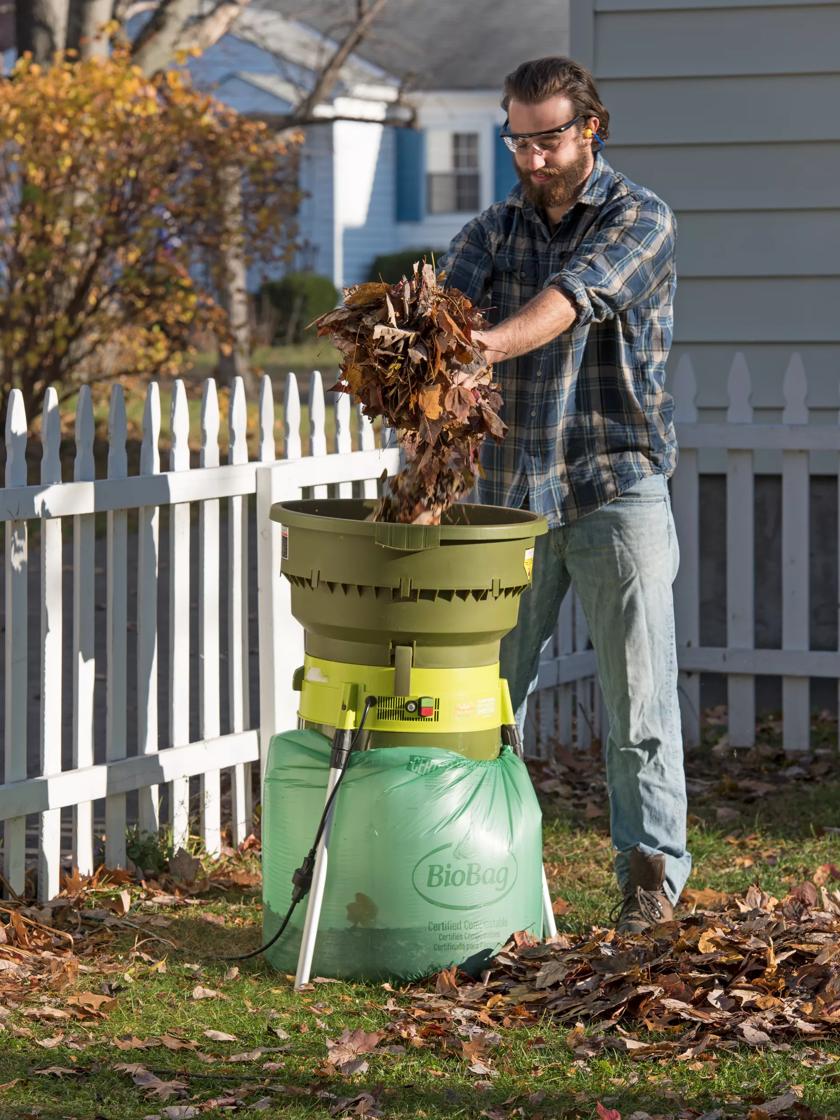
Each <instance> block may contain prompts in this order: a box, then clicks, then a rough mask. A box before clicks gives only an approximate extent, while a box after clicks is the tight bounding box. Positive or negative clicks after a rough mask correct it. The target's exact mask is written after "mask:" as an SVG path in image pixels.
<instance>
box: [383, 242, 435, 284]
mask: <svg viewBox="0 0 840 1120" xmlns="http://www.w3.org/2000/svg"><path fill="white" fill-rule="evenodd" d="M445 252H446V250H445V249H400V251H399V252H398V253H382V254H381V255H380V256H378V257H374V259H373V263H372V264H371V266H370V272H369V273H368V280H380V279H382V280H385V281H386V282H387V283H388V284H396V283H397V281H398V280H401V279H402V278H403V276H410V275H411V269H412V266H413V264H414V262H415V261H419V260H422V259H423V257H425V258H426V260H427V261H429V262H431V261H432V259H433V258H434V263H435V268H437V266H438V261H439V260H440V259H441V257H443V255H444V253H445Z"/></svg>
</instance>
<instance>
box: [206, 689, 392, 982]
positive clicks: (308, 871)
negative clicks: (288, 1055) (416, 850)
mask: <svg viewBox="0 0 840 1120" xmlns="http://www.w3.org/2000/svg"><path fill="white" fill-rule="evenodd" d="M375 706H376V697H375V696H367V697H366V698H365V705H364V708H363V710H362V718H361V719H360V720H359V726H358V727H357V728H356V730H355V732H354V734H353V738H352V739H351V740H350V746H349V747H348V748H347V749H346V750H344V749H341V748H338V749H337V750H335V753H336V754H339V755H340V756H341V760H342V761H341V763H340V765H341V772H340V773H339V775H338V778H337V780H336V783H335V785H334V786H333V788H332V792H331V793H330V796H329V797H328V798H327V801H326V804H325V805H324V811H323V813H322V814H321V820H320V822H319V824H318V831H317V832H316V833H315V839H314V841H313V842H312V847H311V848H310V849H309V851H308V852H307V853H306V856H305V857H304V860H303V863H302V864H301V865H300V867H298V868H297V869H296V870H295V871H294V873H293V874H292V901H291V904H290V906H289V909H288V910H287V911H286V916H285V917H284V918H283V921H282V922H281V923H280V928H279V929H278V930H277V932H276V933H275V934H274V935H273V936H272V937H271V939H270V940H268V941H266V943H265V945H260V947H259V949H252V950H251V952H250V953H241V954H240V955H239V956H236V957H218V958H217V959H218V960H222V961H247V960H250V958H251V957H258V956H259V955H260V953H264V952H265V951H266V949H270V948H271V946H272V945H273V944H274V943H275V942H276V941H279V939H280V938H281V937H282V935H283V933H284V932H285V929H286V926H287V925H288V924H289V921H290V920H291V917H292V914H293V913H294V912H295V907H296V906H297V904H298V903H299V902H300V901H301V900H302V899H304V898H306V896H307V895H308V894H309V890H310V888H311V886H312V875H313V873H314V871H315V857H316V855H317V852H318V845H319V844H320V843H321V837H322V836H323V835H324V829H325V828H326V827H327V821H328V820H329V815H330V810H331V809H332V806H333V802H334V801H335V796H336V794H337V793H338V787H339V786H340V785H341V783H342V781H343V780H344V775H345V774H346V773H347V764H348V762H349V761H350V755H351V754H352V752H353V751H354V750H355V748H356V745H357V744H358V742H359V739H360V737H361V734H362V731H363V730H364V726H365V721H366V720H367V717H368V713H369V712H370V710H371V708H374V707H375Z"/></svg>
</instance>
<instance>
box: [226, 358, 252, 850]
mask: <svg viewBox="0 0 840 1120" xmlns="http://www.w3.org/2000/svg"><path fill="white" fill-rule="evenodd" d="M247 426H248V416H247V411H246V402H245V385H244V382H243V380H242V378H241V377H237V378H235V380H234V383H233V390H232V392H231V395H230V408H229V414H228V430H229V432H230V450H229V453H228V461H229V462H230V463H247V462H248V444H247ZM228 542H229V544H228V548H229V569H230V580H229V589H228V688H229V695H230V725H231V731H244V730H245V722H246V720H247V718H248V709H249V699H248V698H249V689H248V669H249V665H248V660H249V654H250V643H249V641H248V506H247V499H246V498H244V497H242V496H237V497H234V498H230V499H229V506H228ZM250 777H251V772H250V766H246V765H245V764H244V763H237V764H236V765H235V766H233V767H232V769H231V813H232V821H231V833H232V837H233V844H234V847H236V845H237V844H241V843H242V841H243V840H244V839H245V837H246V836H247V835H248V831H249V828H250V824H251V816H252V805H251V793H250Z"/></svg>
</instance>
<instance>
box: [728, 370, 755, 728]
mask: <svg viewBox="0 0 840 1120" xmlns="http://www.w3.org/2000/svg"><path fill="white" fill-rule="evenodd" d="M751 388H752V386H751V380H750V371H749V368H748V366H747V362H746V359H745V358H744V355H743V354H741V353H738V354H736V355H735V359H734V361H733V363H732V369H731V370H730V372H729V409H728V412H727V415H726V419H727V421H728V423H730V424H752V422H753V410H752V405H751V403H750V392H751ZM754 477H755V466H754V461H753V453H752V451H729V452H727V463H726V633H727V645H728V646H729V648H730V649H749V650H751V649H754V648H755V612H754V606H753V604H754V600H755V566H754V552H755V532H754ZM727 692H728V710H729V742H730V743H731V745H732V746H733V747H751V746H752V745H753V744H754V743H755V677H753V676H748V675H746V674H740V673H730V674H729V676H728V678H727Z"/></svg>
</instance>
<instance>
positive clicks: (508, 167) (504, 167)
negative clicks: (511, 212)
mask: <svg viewBox="0 0 840 1120" xmlns="http://www.w3.org/2000/svg"><path fill="white" fill-rule="evenodd" d="M515 183H516V170H515V168H514V166H513V155H512V154H511V153H510V152H509V151H508V150H507V148H506V147H505V142H504V140H502V138H501V136H500V135H499V126H498V125H495V124H494V125H493V200H494V202H501V201H502V199H503V198H507V196H508V192H509V191H510V189H511V187H512V186H513V185H514V184H515Z"/></svg>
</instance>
